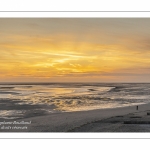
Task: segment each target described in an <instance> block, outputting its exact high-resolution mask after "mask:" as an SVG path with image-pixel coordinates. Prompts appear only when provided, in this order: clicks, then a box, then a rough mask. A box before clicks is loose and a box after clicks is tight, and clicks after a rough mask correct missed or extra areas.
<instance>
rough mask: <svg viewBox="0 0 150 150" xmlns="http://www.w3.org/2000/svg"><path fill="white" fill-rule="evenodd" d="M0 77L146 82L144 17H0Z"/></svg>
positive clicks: (148, 30)
mask: <svg viewBox="0 0 150 150" xmlns="http://www.w3.org/2000/svg"><path fill="white" fill-rule="evenodd" d="M0 82H150V19H148V18H141V19H140V18H18V19H15V18H7V19H6V18H1V19H0Z"/></svg>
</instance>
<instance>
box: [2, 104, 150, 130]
mask: <svg viewBox="0 0 150 150" xmlns="http://www.w3.org/2000/svg"><path fill="white" fill-rule="evenodd" d="M33 112H34V110H33ZM149 112H150V104H143V105H139V108H138V110H136V106H129V107H120V108H112V109H101V110H92V111H82V112H81V111H80V112H64V113H61V112H57V113H50V114H43V112H41V114H40V113H39V114H38V115H35V116H32V117H30V116H29V115H28V116H27V117H25V118H24V119H15V120H11V121H17V122H20V123H21V122H22V121H24V122H31V124H27V125H25V124H19V125H16V126H19V127H25V126H26V127H27V128H22V129H21V128H20V129H13V130H12V129H11V130H10V129H3V130H0V131H1V132H149V131H150V128H149V127H150V115H147V113H149ZM35 114H36V113H35ZM2 121H4V120H1V122H2ZM5 121H8V120H5ZM9 121H10V120H9ZM1 126H2V125H1ZM10 126H14V125H10Z"/></svg>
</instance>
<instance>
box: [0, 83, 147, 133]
mask: <svg viewBox="0 0 150 150" xmlns="http://www.w3.org/2000/svg"><path fill="white" fill-rule="evenodd" d="M149 90H150V84H129V83H128V84H125V83H111V84H110V83H109V84H108V83H103V84H102V83H93V84H92V83H72V84H67V83H57V84H56V83H49V84H45V83H43V84H42V83H41V84H8V85H0V132H149V124H150V122H149V120H150V118H149V116H150V115H147V113H149V110H150V102H149V96H150V93H149ZM137 106H138V109H137Z"/></svg>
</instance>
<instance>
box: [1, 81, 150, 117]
mask: <svg viewBox="0 0 150 150" xmlns="http://www.w3.org/2000/svg"><path fill="white" fill-rule="evenodd" d="M0 100H3V101H4V100H11V101H14V100H18V102H17V103H18V105H24V104H28V105H33V106H34V105H47V106H52V107H48V108H47V111H49V112H50V113H54V112H56V111H60V112H64V111H86V110H93V109H105V108H115V107H124V106H131V105H137V104H144V103H149V102H150V84H133V83H132V84H121V83H118V84H112V83H111V84H108V83H101V84H100V83H99V84H98V83H93V84H92V83H89V84H87V83H86V84H85V83H60V84H58V83H50V84H34V85H33V84H26V85H23V84H20V85H17V84H9V85H8V84H7V85H6V84H5V85H0ZM9 102H10V101H8V103H9ZM14 111H15V109H13V110H7V111H5V110H3V111H0V115H1V116H2V115H4V114H7V116H9V114H12V113H16V112H14Z"/></svg>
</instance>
